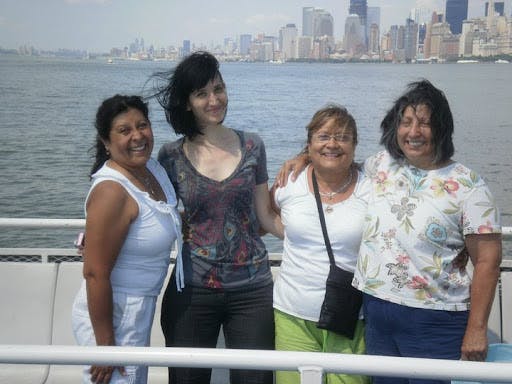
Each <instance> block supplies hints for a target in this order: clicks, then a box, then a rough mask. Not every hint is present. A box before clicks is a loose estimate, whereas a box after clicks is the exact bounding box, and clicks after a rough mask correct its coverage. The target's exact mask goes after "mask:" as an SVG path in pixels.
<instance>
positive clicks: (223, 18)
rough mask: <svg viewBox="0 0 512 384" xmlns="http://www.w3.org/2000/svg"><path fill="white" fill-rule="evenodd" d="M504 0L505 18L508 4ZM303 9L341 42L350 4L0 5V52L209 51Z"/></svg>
mask: <svg viewBox="0 0 512 384" xmlns="http://www.w3.org/2000/svg"><path fill="white" fill-rule="evenodd" d="M485 1H486V0H469V12H468V13H469V17H470V18H471V17H477V16H482V15H483V9H484V4H485ZM505 1H506V14H507V15H510V11H511V4H510V3H511V2H512V0H505ZM368 6H379V7H381V32H385V31H387V30H388V29H389V26H390V25H394V24H398V25H403V24H404V23H405V19H406V18H407V17H408V15H409V11H410V10H411V8H414V7H424V8H428V9H431V10H437V11H441V12H444V8H445V0H368ZM302 7H316V8H323V9H325V10H326V11H328V12H330V13H331V15H332V16H333V18H334V36H335V38H336V40H341V38H342V35H343V29H344V23H345V18H346V17H347V15H348V8H349V0H317V1H312V0H257V1H252V0H216V1H212V0H0V48H10V49H13V48H18V47H19V46H23V45H27V46H33V47H35V48H37V49H42V50H55V49H58V48H65V49H81V50H87V51H90V52H109V51H110V49H111V48H113V47H116V48H123V47H125V46H128V45H129V44H130V43H132V42H133V41H134V40H135V39H136V38H139V39H140V38H143V39H144V42H145V45H146V46H149V45H150V44H152V45H153V46H154V47H155V48H159V47H168V46H170V45H173V46H176V47H179V46H182V44H183V40H190V41H191V42H192V43H193V44H195V45H196V46H199V45H204V46H206V47H211V46H212V44H219V43H222V41H223V39H224V38H226V37H231V38H233V39H236V38H237V37H238V36H239V35H240V34H245V33H248V34H252V35H253V36H255V35H257V34H259V33H265V34H266V35H273V36H278V32H279V29H280V28H281V27H283V26H285V25H286V24H288V23H293V24H295V25H296V26H297V28H298V29H299V33H301V31H302Z"/></svg>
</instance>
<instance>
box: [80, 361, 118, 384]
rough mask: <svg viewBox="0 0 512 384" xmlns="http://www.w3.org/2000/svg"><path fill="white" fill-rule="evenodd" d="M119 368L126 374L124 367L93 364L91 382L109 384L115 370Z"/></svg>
mask: <svg viewBox="0 0 512 384" xmlns="http://www.w3.org/2000/svg"><path fill="white" fill-rule="evenodd" d="M116 369H118V370H119V373H120V374H121V375H122V376H125V375H126V371H125V369H124V367H113V366H103V365H93V366H91V369H90V370H89V372H90V373H91V382H93V383H95V384H109V383H110V379H111V378H112V375H113V374H114V370H116Z"/></svg>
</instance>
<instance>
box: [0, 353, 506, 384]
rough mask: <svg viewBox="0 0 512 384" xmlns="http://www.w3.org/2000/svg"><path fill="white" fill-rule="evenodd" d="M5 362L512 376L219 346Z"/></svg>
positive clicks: (496, 369) (502, 368)
mask: <svg viewBox="0 0 512 384" xmlns="http://www.w3.org/2000/svg"><path fill="white" fill-rule="evenodd" d="M0 363H5V364H57V365H82V364H104V365H115V366H123V365H147V366H160V367H168V366H173V367H195V368H198V367H203V368H234V369H258V370H286V371H299V372H300V373H301V383H303V384H320V383H321V382H322V375H323V373H327V372H333V373H346V374H361V375H368V376H388V377H409V378H423V379H434V380H436V379H437V380H451V379H457V380H471V381H492V382H502V383H506V382H510V378H511V377H512V364H510V363H503V362H496V363H490V362H473V361H460V360H459V361H457V360H441V359H420V358H410V357H390V356H369V355H352V354H335V353H318V352H291V351H262V350H247V349H217V348H213V349H212V348H155V347H78V346H50V345H0Z"/></svg>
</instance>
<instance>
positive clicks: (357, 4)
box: [348, 0, 368, 25]
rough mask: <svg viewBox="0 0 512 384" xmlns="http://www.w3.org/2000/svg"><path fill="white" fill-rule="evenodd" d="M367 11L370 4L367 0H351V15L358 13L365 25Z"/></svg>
mask: <svg viewBox="0 0 512 384" xmlns="http://www.w3.org/2000/svg"><path fill="white" fill-rule="evenodd" d="M367 12H368V5H367V1H366V0H350V7H349V9H348V13H349V14H351V15H358V16H359V17H360V18H361V24H363V25H366V17H367Z"/></svg>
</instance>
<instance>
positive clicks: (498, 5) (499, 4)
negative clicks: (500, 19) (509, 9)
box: [485, 1, 505, 17]
mask: <svg viewBox="0 0 512 384" xmlns="http://www.w3.org/2000/svg"><path fill="white" fill-rule="evenodd" d="M494 15H495V16H505V2H504V1H495V2H494ZM487 16H489V2H486V3H485V17H487Z"/></svg>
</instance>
